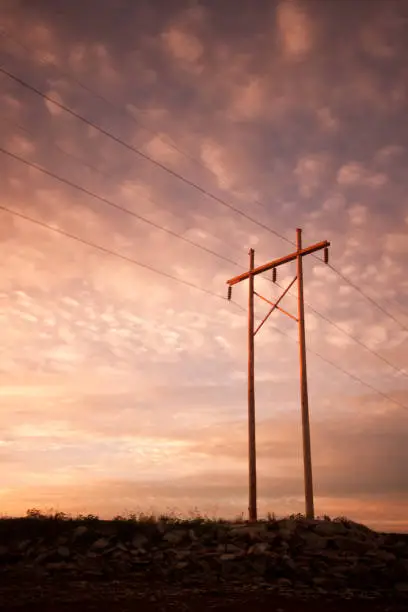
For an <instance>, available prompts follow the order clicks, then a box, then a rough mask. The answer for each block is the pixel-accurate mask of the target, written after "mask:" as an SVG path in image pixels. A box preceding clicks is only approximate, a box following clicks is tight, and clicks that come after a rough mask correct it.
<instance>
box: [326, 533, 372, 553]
mask: <svg viewBox="0 0 408 612" xmlns="http://www.w3.org/2000/svg"><path fill="white" fill-rule="evenodd" d="M331 542H333V544H334V545H335V546H336V548H338V549H339V550H343V551H350V552H354V553H357V554H359V555H364V554H365V553H367V552H368V551H370V550H373V549H374V548H375V544H374V543H373V542H370V541H363V540H356V539H355V538H353V537H350V536H349V537H345V536H336V537H335V538H332V539H331Z"/></svg>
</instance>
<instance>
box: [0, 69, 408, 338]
mask: <svg viewBox="0 0 408 612" xmlns="http://www.w3.org/2000/svg"><path fill="white" fill-rule="evenodd" d="M0 72H2V73H3V74H5V75H6V76H8V77H9V78H10V79H12V80H14V81H15V82H17V83H19V84H20V85H22V86H23V87H25V88H26V89H29V90H30V91H32V92H34V93H36V94H37V95H39V96H41V97H42V98H44V99H45V100H48V101H49V102H51V103H52V104H54V105H55V106H57V107H58V108H61V109H62V110H64V111H65V112H67V113H69V114H70V115H72V116H73V117H75V118H76V119H78V120H79V121H82V122H83V123H85V124H87V125H89V126H90V127H93V128H94V129H95V130H97V131H98V132H100V133H101V134H103V135H104V136H106V137H107V138H110V139H111V140H113V141H114V142H117V143H118V144H120V145H122V146H123V147H125V148H126V149H128V150H130V151H133V152H134V153H136V154H137V155H139V156H140V157H142V158H143V159H144V160H146V161H149V162H150V163H152V164H153V165H155V166H157V167H158V168H161V169H162V170H163V171H165V172H167V173H168V174H170V175H171V176H173V177H175V178H178V179H179V180H181V181H182V182H184V183H185V184H186V185H189V186H190V187H193V188H194V189H196V190H197V191H199V192H200V193H201V194H203V195H205V196H207V197H209V198H210V199H212V200H214V201H215V202H217V203H219V204H221V205H222V206H225V207H226V208H228V209H230V210H232V211H234V212H235V213H237V214H238V215H240V216H241V217H243V218H245V219H247V220H248V221H250V222H251V223H254V224H255V225H257V226H259V227H260V228H262V229H264V230H266V231H268V232H270V233H271V234H273V235H275V236H277V237H278V238H280V239H281V240H284V241H285V242H287V243H289V244H292V245H294V242H293V241H292V240H289V239H288V238H286V237H285V236H283V235H282V234H280V233H279V232H277V231H276V230H273V229H272V228H271V227H269V226H268V225H266V224H264V223H262V222H260V221H257V220H256V219H254V218H253V217H251V216H250V215H248V214H246V213H244V212H243V211H241V210H239V209H238V208H236V207H235V206H233V205H232V204H231V203H229V202H227V201H226V200H224V199H223V198H220V197H218V196H216V195H215V194H213V193H212V192H210V191H209V190H207V189H205V188H204V187H201V186H200V185H198V184H197V183H195V182H194V181H191V180H190V179H188V178H186V177H185V176H183V175H182V174H180V173H178V172H176V171H174V170H172V169H171V168H169V167H168V166H166V165H165V164H163V163H161V162H158V161H157V160H155V159H153V158H152V157H150V156H149V155H147V154H146V153H143V151H141V150H140V149H138V148H137V147H134V146H133V145H130V144H129V143H126V142H125V141H123V140H122V139H120V138H118V137H117V136H115V135H114V134H112V133H110V132H108V131H107V130H105V129H103V128H101V127H100V126H98V125H97V124H95V123H94V122H92V121H90V120H89V119H86V118H85V117H83V116H82V115H80V114H79V113H76V112H75V111H73V110H72V109H70V108H69V107H67V106H65V105H64V104H61V103H60V102H58V101H56V100H54V99H53V98H51V97H50V96H48V95H47V94H45V93H44V92H42V91H40V90H39V89H37V88H35V87H33V86H32V85H30V84H29V83H27V82H26V81H24V80H23V79H21V78H19V77H17V76H15V75H13V74H12V73H10V72H8V71H7V70H5V69H4V68H2V67H0ZM91 91H92V90H91ZM258 203H259V202H258ZM312 256H313V257H315V259H318V260H319V261H321V259H320V258H319V257H317V256H316V255H314V254H313V255H312ZM328 265H329V267H330V268H331V269H332V270H333V271H334V272H335V273H336V274H337V275H338V276H339V277H340V278H342V280H343V281H344V282H346V283H348V284H349V285H350V286H351V287H353V288H354V289H355V290H356V291H358V292H359V293H360V294H361V295H362V296H364V297H365V298H366V299H367V300H368V301H369V302H370V303H371V304H373V305H374V306H375V307H376V308H378V309H379V310H380V311H381V312H382V313H383V314H385V315H386V316H388V317H389V318H391V319H392V320H393V321H394V322H395V323H397V324H398V325H399V326H400V327H401V328H402V329H403V330H404V331H408V327H406V326H405V325H404V324H403V323H401V321H399V320H398V319H397V318H396V317H395V316H394V315H393V314H391V313H390V312H389V311H387V310H386V309H385V308H384V307H383V306H381V305H380V304H379V303H378V302H377V301H376V300H374V299H373V298H372V297H370V296H369V295H368V294H366V293H365V292H364V291H363V290H362V289H360V287H358V286H357V285H356V284H355V283H353V282H352V281H350V280H349V279H348V278H347V277H346V276H345V275H344V274H342V273H341V272H340V271H339V270H337V269H336V268H335V267H334V266H333V265H331V264H328Z"/></svg>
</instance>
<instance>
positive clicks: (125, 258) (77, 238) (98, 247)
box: [0, 204, 408, 410]
mask: <svg viewBox="0 0 408 612" xmlns="http://www.w3.org/2000/svg"><path fill="white" fill-rule="evenodd" d="M0 210H2V211H4V212H6V213H9V214H11V215H13V216H16V217H19V218H21V219H24V220H25V221H28V222H30V223H33V224H35V225H38V226H40V227H42V228H44V229H47V230H49V231H51V232H54V233H57V234H60V235H62V236H65V237H66V238H70V239H71V240H75V241H76V242H79V243H81V244H84V245H86V246H89V247H91V248H93V249H96V250H97V251H100V252H102V253H104V254H107V255H112V256H114V257H116V258H119V259H121V260H123V261H126V262H127V263H131V264H133V265H136V266H138V267H140V268H144V269H146V270H149V271H150V272H154V273H155V274H159V275H160V276H163V277H165V278H167V279H170V280H173V281H175V282H178V283H181V284H183V285H185V286H187V287H189V288H192V289H196V290H197V291H201V292H203V293H205V294H207V295H211V296H212V297H216V298H217V299H221V300H222V301H224V302H226V301H227V298H226V297H224V296H222V295H220V294H218V293H215V292H213V291H210V290H209V289H205V288H203V287H200V286H199V285H196V284H194V283H190V282H189V281H185V280H184V279H181V278H178V277H177V276H173V275H172V274H169V273H168V272H164V271H163V270H159V269H157V268H155V267H153V266H150V265H148V264H144V263H142V262H140V261H138V260H136V259H133V258H132V257H128V256H126V255H122V254H120V253H118V252H116V251H113V250H112V249H108V248H107V247H104V246H101V245H98V244H96V243H94V242H91V241H89V240H86V239H85V238H81V237H80V236H77V235H76V234H72V233H71V232H67V231H65V230H62V229H60V228H57V227H53V226H52V225H50V224H48V223H46V222H44V221H41V220H39V219H34V218H33V217H31V216H29V215H25V214H24V213H21V212H20V211H16V210H13V209H12V208H9V207H7V206H4V205H1V204H0ZM232 303H233V304H234V305H235V306H237V307H238V308H240V310H244V311H245V308H243V307H242V306H241V305H240V304H238V303H237V302H232ZM272 327H273V329H274V330H275V331H277V332H279V333H280V334H282V335H284V336H287V337H288V338H290V339H291V340H293V338H292V337H291V336H290V335H289V334H287V333H286V332H284V331H283V330H281V329H279V328H277V327H275V326H273V325H272ZM307 350H308V352H309V353H311V354H314V355H316V356H317V357H319V358H320V359H322V360H323V361H325V362H326V363H328V364H329V365H331V366H332V367H334V368H336V369H337V370H339V371H340V372H342V373H343V374H346V375H347V376H350V377H351V378H353V379H354V380H356V381H357V382H359V383H361V384H362V385H365V386H366V387H368V388H370V389H371V390H372V391H374V392H375V393H377V394H379V395H380V396H382V397H384V398H385V399H387V400H388V401H390V402H392V403H394V404H396V405H398V406H399V407H401V408H403V409H404V410H408V407H407V406H405V405H404V404H402V403H401V402H399V401H398V400H395V399H394V398H392V397H390V396H389V395H387V394H386V393H383V392H382V391H379V389H377V388H375V387H374V386H372V385H370V384H369V383H366V382H365V381H363V380H362V379H361V378H359V377H358V376H355V375H354V374H351V373H350V372H348V371H347V370H345V369H344V368H342V367H340V366H338V365H337V364H335V363H334V362H332V361H330V360H329V359H327V358H325V357H323V356H322V355H320V353H317V352H316V351H313V350H311V349H307Z"/></svg>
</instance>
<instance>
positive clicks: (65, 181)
mask: <svg viewBox="0 0 408 612" xmlns="http://www.w3.org/2000/svg"><path fill="white" fill-rule="evenodd" d="M0 152H2V153H3V154H5V155H7V156H9V157H10V158H12V159H15V160H16V161H19V162H20V163H22V164H25V165H26V166H28V167H30V168H34V169H36V170H38V171H39V172H42V173H43V174H45V175H47V176H50V177H51V178H53V179H55V180H57V181H59V182H61V183H63V184H66V185H68V186H70V187H72V188H74V189H77V190H78V191H80V192H82V193H85V194H86V195H88V196H89V197H92V198H94V199H96V200H99V201H101V202H102V203H104V204H106V205H108V206H110V207H112V208H115V209H117V210H120V211H121V212H123V213H125V214H129V215H130V216H132V217H134V218H136V219H137V220H139V221H142V222H144V223H147V224H149V225H150V226H152V227H154V228H155V229H159V230H161V231H163V232H165V233H167V234H169V235H171V236H173V237H175V238H177V239H179V240H182V241H184V242H187V243H188V244H190V245H192V246H194V247H197V248H199V249H202V250H203V251H205V252H207V253H209V254H210V255H213V256H215V257H217V258H218V259H220V260H224V261H226V262H227V263H230V264H232V265H234V266H238V267H239V265H240V264H238V262H236V261H234V260H232V259H230V258H228V257H225V256H224V255H221V254H220V253H217V252H216V251H213V250H211V249H208V248H207V247H204V246H202V245H200V244H199V243H197V242H194V241H193V240H190V239H189V238H186V237H184V236H182V235H181V234H179V233H177V232H175V231H173V230H169V229H168V228H166V227H164V226H162V225H160V224H159V223H155V222H152V221H150V220H149V219H146V218H145V217H143V216H142V215H139V214H137V213H134V212H133V211H131V210H129V209H127V208H125V207H122V206H121V205H119V204H117V203H116V202H113V201H112V200H109V199H107V198H105V197H103V196H99V195H97V194H96V193H94V192H92V191H90V190H88V189H86V188H84V187H82V186H81V185H78V184H77V183H74V182H73V181H71V180H69V179H66V178H64V177H61V176H60V175H58V174H55V173H54V172H51V171H49V170H47V169H46V168H44V167H42V166H39V165H38V164H36V163H34V162H30V161H29V160H27V159H24V158H23V157H21V156H19V155H17V154H15V153H12V152H11V151H8V150H7V149H4V148H3V147H0ZM267 280H270V279H267ZM276 284H277V286H279V287H281V285H280V284H279V283H276ZM289 295H291V294H290V293H289ZM291 297H294V296H293V295H291ZM305 304H306V305H307V306H308V307H309V308H310V309H311V310H312V311H313V312H314V313H315V314H316V315H317V316H319V317H321V318H322V319H324V320H325V321H327V322H328V323H329V324H331V325H332V326H334V327H335V328H336V329H338V330H339V331H341V332H342V333H343V334H345V335H346V336H348V337H349V338H351V339H352V340H354V341H355V342H356V343H357V344H359V345H360V346H362V347H363V348H365V349H366V350H368V351H369V352H370V353H372V354H373V355H375V356H376V357H378V358H379V359H380V360H382V361H383V362H384V363H386V364H387V365H388V366H390V367H391V368H392V369H394V370H395V371H396V372H398V373H399V374H403V375H404V376H406V377H407V378H408V374H407V373H406V372H405V371H404V370H402V369H401V368H398V367H397V366H395V365H394V364H392V363H391V362H390V361H388V360H387V359H386V358H384V357H383V356H382V355H380V354H379V353H378V352H377V351H374V350H373V349H371V348H370V347H368V346H367V345H366V344H364V343H363V342H362V341H361V340H359V339H358V338H356V337H355V336H353V335H351V334H350V333H348V332H347V331H346V330H344V329H342V328H341V327H340V326H339V325H338V324H337V323H335V322H334V321H332V320H331V319H330V318H329V317H327V316H326V315H324V314H322V313H320V312H319V311H317V310H316V309H315V308H313V306H312V305H311V304H309V303H308V302H305Z"/></svg>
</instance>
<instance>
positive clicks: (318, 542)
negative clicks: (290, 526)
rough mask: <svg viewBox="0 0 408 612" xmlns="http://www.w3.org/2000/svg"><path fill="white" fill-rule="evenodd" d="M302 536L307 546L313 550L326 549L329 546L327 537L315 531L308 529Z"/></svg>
mask: <svg viewBox="0 0 408 612" xmlns="http://www.w3.org/2000/svg"><path fill="white" fill-rule="evenodd" d="M300 537H301V538H302V540H303V541H304V542H305V544H306V546H307V547H308V548H311V549H312V550H324V549H325V548H326V546H327V540H326V538H323V537H321V536H319V535H318V534H317V533H314V532H313V531H306V532H305V533H302V534H300Z"/></svg>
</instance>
